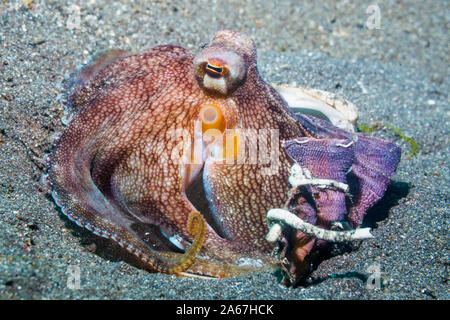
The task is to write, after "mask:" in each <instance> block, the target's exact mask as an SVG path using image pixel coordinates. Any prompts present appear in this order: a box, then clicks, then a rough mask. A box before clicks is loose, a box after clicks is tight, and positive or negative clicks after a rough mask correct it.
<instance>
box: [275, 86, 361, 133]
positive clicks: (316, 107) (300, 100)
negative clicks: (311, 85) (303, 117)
mask: <svg viewBox="0 0 450 320" xmlns="http://www.w3.org/2000/svg"><path fill="white" fill-rule="evenodd" d="M273 87H274V88H275V89H276V90H277V91H278V93H279V94H280V95H281V96H282V97H283V99H284V100H285V101H286V103H287V104H288V105H289V107H290V108H291V109H292V111H294V112H296V113H297V112H298V113H304V114H309V115H312V116H316V117H318V118H321V119H325V120H328V121H330V122H331V123H332V124H333V125H335V126H336V127H338V128H341V129H344V130H347V131H351V132H354V131H355V128H354V124H355V122H356V120H357V119H358V109H357V108H356V106H355V105H353V104H352V103H351V102H349V101H347V100H345V99H342V98H340V97H337V96H336V95H335V94H334V93H331V92H327V91H323V90H316V89H306V88H302V87H294V86H289V85H286V84H282V85H273Z"/></svg>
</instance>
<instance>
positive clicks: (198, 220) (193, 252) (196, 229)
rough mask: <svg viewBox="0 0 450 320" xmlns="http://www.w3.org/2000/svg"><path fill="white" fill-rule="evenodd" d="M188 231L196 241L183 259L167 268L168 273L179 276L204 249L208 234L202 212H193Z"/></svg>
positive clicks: (177, 260)
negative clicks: (203, 245)
mask: <svg viewBox="0 0 450 320" xmlns="http://www.w3.org/2000/svg"><path fill="white" fill-rule="evenodd" d="M188 229H189V232H190V233H191V234H192V235H193V236H195V238H194V241H193V242H192V245H191V246H190V247H189V249H188V250H186V252H185V253H184V254H183V255H182V256H181V257H179V258H178V259H175V260H174V261H173V262H172V265H170V266H166V273H175V274H179V273H180V272H182V271H184V270H186V269H187V268H189V266H191V264H192V263H193V262H194V259H195V257H196V256H197V254H198V252H199V251H200V249H201V248H202V244H203V241H204V240H205V234H206V221H205V219H204V218H203V216H202V215H201V214H200V212H198V211H192V213H191V214H190V216H189V223H188Z"/></svg>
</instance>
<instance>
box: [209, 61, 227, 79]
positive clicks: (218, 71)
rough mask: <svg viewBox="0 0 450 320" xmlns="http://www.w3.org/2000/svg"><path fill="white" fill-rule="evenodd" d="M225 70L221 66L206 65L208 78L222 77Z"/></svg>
mask: <svg viewBox="0 0 450 320" xmlns="http://www.w3.org/2000/svg"><path fill="white" fill-rule="evenodd" d="M225 70H226V68H224V67H221V66H215V65H213V64H211V63H208V64H207V65H206V72H207V73H208V74H209V75H210V76H223V75H224V74H225Z"/></svg>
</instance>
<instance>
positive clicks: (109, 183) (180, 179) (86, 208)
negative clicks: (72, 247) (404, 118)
mask: <svg viewBox="0 0 450 320" xmlns="http://www.w3.org/2000/svg"><path fill="white" fill-rule="evenodd" d="M280 92H281V91H280ZM286 100H287V98H286V99H285V98H283V97H282V96H281V95H280V93H279V92H278V91H277V90H275V89H274V88H273V87H272V86H271V85H269V84H268V83H266V82H265V81H264V80H263V79H262V78H261V77H260V75H259V73H258V69H257V63H256V49H255V45H254V43H253V41H252V40H251V39H249V38H248V37H246V36H245V35H242V34H240V33H237V32H233V31H228V30H222V31H219V32H217V33H216V34H215V35H214V37H213V39H212V40H211V42H210V43H209V45H207V46H206V47H204V48H203V49H202V50H201V51H200V52H199V53H198V54H196V55H193V54H191V53H190V52H189V51H187V50H186V49H184V48H182V47H179V46H174V45H161V46H157V47H154V48H151V49H148V50H146V51H144V52H142V53H139V54H129V53H126V52H124V51H119V50H114V51H108V52H106V53H104V54H102V55H100V56H98V57H96V58H95V59H93V60H92V61H91V63H89V64H88V65H87V66H85V67H84V68H83V69H82V70H81V71H80V72H79V73H78V76H77V77H76V79H75V81H74V82H73V86H72V88H71V91H70V95H69V98H68V102H69V108H70V110H71V119H70V122H69V121H67V122H69V123H68V125H67V127H66V129H65V131H64V132H63V134H62V135H61V136H60V138H59V139H58V141H57V144H56V147H55V150H54V152H53V153H52V155H51V162H50V169H49V172H48V181H49V184H50V185H51V190H52V195H53V198H54V200H55V202H56V204H57V205H58V206H59V207H60V208H61V210H62V212H63V213H64V214H65V215H66V216H67V217H69V219H71V220H72V221H74V222H75V223H76V224H78V225H79V226H81V227H83V228H86V229H87V230H90V231H91V232H93V233H94V234H96V235H98V236H100V237H104V238H108V239H111V240H112V241H114V242H115V243H117V244H118V245H120V246H121V247H123V248H125V249H126V250H127V251H129V252H130V253H132V254H134V255H135V256H137V257H138V258H139V259H140V260H142V262H144V263H145V265H146V266H147V267H148V268H149V269H150V270H153V271H156V272H162V273H168V274H176V275H183V276H204V277H214V278H222V277H229V276H234V275H238V274H242V273H246V272H250V271H258V270H265V269H268V268H274V267H277V266H279V265H280V261H281V260H283V261H284V270H285V271H286V272H287V273H288V274H289V275H290V279H294V280H295V279H298V278H301V277H302V276H304V275H305V274H306V273H307V272H308V270H309V266H310V262H309V260H308V256H309V255H310V253H311V252H313V251H314V250H315V249H316V248H318V247H320V245H321V243H323V242H324V241H323V240H319V239H315V238H314V237H312V236H310V235H308V234H305V233H303V232H301V231H298V230H297V231H296V230H293V229H291V228H289V227H288V226H286V227H284V228H283V230H282V233H281V235H280V237H279V241H278V245H276V246H274V245H273V244H272V243H269V242H268V241H266V234H267V232H268V230H269V227H268V221H267V219H266V213H267V211H268V210H270V209H272V208H287V209H289V210H290V211H291V212H292V213H294V214H295V215H297V216H298V217H300V218H302V219H303V220H305V221H307V222H308V223H311V224H314V225H317V226H320V227H322V228H324V229H330V228H331V227H332V226H333V224H334V223H335V222H346V223H347V225H349V226H350V227H352V228H357V227H358V226H359V225H360V224H361V221H362V218H363V217H364V214H365V212H366V211H367V209H368V208H369V207H371V206H372V205H373V204H374V203H375V202H376V201H378V200H379V199H380V198H381V197H382V196H383V194H384V192H385V190H386V188H387V185H388V184H389V182H390V178H391V176H392V174H393V172H394V171H395V169H396V166H397V164H398V162H399V159H400V149H399V148H398V147H397V146H396V145H394V144H393V143H389V142H386V141H383V140H380V139H376V138H369V137H364V136H362V135H360V134H356V133H354V132H351V131H347V130H342V129H339V128H337V127H335V126H334V125H332V124H330V123H329V122H327V121H324V120H321V119H318V118H316V117H312V116H309V115H300V114H296V113H294V112H293V111H292V109H291V108H289V106H288V104H287V103H286ZM300 104H301V103H300ZM293 164H297V165H299V166H301V167H302V168H305V169H306V170H307V172H308V174H310V175H312V176H314V177H319V178H326V179H334V180H336V181H340V182H342V183H347V184H348V185H349V191H348V192H343V191H342V190H337V189H332V188H319V187H317V186H314V185H302V186H299V187H297V188H294V189H291V185H290V183H289V175H290V169H291V167H292V165H293ZM274 247H275V248H276V249H278V254H273V252H272V251H273V249H274Z"/></svg>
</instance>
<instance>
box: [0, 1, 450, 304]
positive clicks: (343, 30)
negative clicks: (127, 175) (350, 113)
mask: <svg viewBox="0 0 450 320" xmlns="http://www.w3.org/2000/svg"><path fill="white" fill-rule="evenodd" d="M322 2H324V3H323V4H320V5H315V6H314V5H312V4H299V3H298V1H290V2H289V1H284V2H282V3H278V4H273V3H272V1H251V2H250V1H248V3H247V2H246V3H244V2H241V1H229V2H226V1H214V2H212V3H211V1H210V2H209V3H207V2H206V1H198V2H197V4H195V5H189V6H186V5H184V4H183V3H184V1H171V4H168V3H167V2H166V1H159V2H157V3H153V4H146V3H145V2H144V1H134V2H133V3H130V2H128V1H126V2H124V4H111V3H109V2H108V1H100V0H97V1H95V0H91V1H78V2H77V4H78V5H79V7H80V8H81V10H80V20H79V21H80V23H79V25H76V23H77V17H76V14H77V9H76V8H75V7H71V5H72V3H71V2H70V1H45V3H44V1H28V2H27V1H23V2H22V1H6V2H5V1H2V2H1V3H0V44H1V46H0V151H1V152H0V169H1V170H0V229H1V232H0V244H1V245H0V298H1V299H78V298H85V299H86V298H87V299H97V298H100V299H109V298H119V299H123V298H126V299H448V298H449V292H448V286H447V281H448V270H447V268H448V264H449V257H448V243H449V239H448V213H449V212H448V194H449V177H450V174H449V169H448V154H449V143H448V137H449V136H450V135H449V115H450V111H449V104H448V102H449V101H448V89H449V81H448V80H449V74H448V69H449V68H448V66H449V63H448V59H449V58H448V57H449V52H448V47H447V46H448V43H449V39H448V34H449V32H448V25H449V9H448V4H446V2H445V1H430V2H428V3H422V2H421V1H385V2H383V5H382V6H380V10H381V11H380V12H381V16H380V18H381V20H380V21H381V29H375V30H368V29H367V28H366V26H365V22H366V19H367V17H368V14H367V13H366V10H367V7H368V4H367V2H365V1H352V4H349V3H348V2H347V1H338V2H337V3H335V1H322ZM23 3H28V4H23ZM205 8H207V10H205ZM74 23H75V28H72V27H73V24H74ZM222 28H231V29H234V30H237V31H241V32H244V33H246V34H248V35H250V36H251V37H252V38H254V39H255V42H256V44H257V47H258V54H259V68H260V71H261V73H262V75H263V77H264V78H265V79H266V80H267V81H269V82H271V83H289V84H297V85H301V86H305V87H311V88H318V89H323V90H327V91H331V92H335V93H337V94H339V95H341V96H343V97H345V98H346V99H348V100H350V101H352V102H353V103H354V104H355V105H357V106H358V108H359V110H360V120H359V123H368V124H372V123H374V122H384V123H389V124H391V125H393V126H395V127H397V128H400V129H401V130H402V132H403V133H404V135H406V136H409V137H412V138H413V139H415V141H417V143H418V145H419V149H418V153H417V155H416V156H414V157H410V158H408V153H409V151H410V150H411V147H410V145H409V144H408V143H406V142H405V141H404V140H401V139H400V138H399V136H398V135H396V134H395V133H394V132H392V131H391V130H387V129H385V128H383V127H380V128H378V129H376V130H375V131H373V132H371V133H370V135H373V136H377V137H381V138H384V139H387V140H390V141H394V142H396V143H398V144H400V145H401V147H402V148H403V154H402V161H401V162H400V165H399V168H398V170H397V172H396V174H395V175H394V177H393V182H392V184H391V186H390V187H389V189H388V192H387V194H386V196H385V198H384V199H383V200H382V201H381V202H380V203H379V204H378V205H377V206H376V207H375V208H374V209H373V210H371V212H370V214H369V215H368V217H367V219H366V221H365V224H366V225H368V226H371V227H373V228H374V230H373V234H374V236H375V238H374V239H373V240H370V241H365V242H363V243H361V244H360V245H359V246H355V247H356V248H354V249H353V250H352V251H350V252H346V253H343V254H340V255H337V256H334V257H332V258H329V259H326V260H324V261H323V262H322V263H321V264H319V266H318V267H317V269H316V270H315V271H314V272H313V273H312V274H311V278H310V279H309V282H308V285H305V286H300V287H298V288H296V289H292V288H291V289H288V288H285V287H283V286H282V285H280V282H279V278H278V277H277V274H276V273H274V272H263V273H254V274H249V275H246V276H241V277H236V278H231V279H225V280H218V281H216V280H200V279H188V278H177V277H174V276H167V275H162V274H151V273H148V272H146V271H144V270H141V269H139V268H136V267H135V266H134V265H133V264H132V263H127V262H124V261H123V259H122V258H121V257H118V255H117V254H115V253H114V250H113V249H111V248H109V247H108V243H103V242H102V241H99V240H98V239H97V238H95V237H93V236H92V235H90V234H89V233H87V232H85V231H83V230H81V229H80V228H78V227H76V226H75V225H74V224H73V223H71V222H69V221H68V220H67V219H65V218H64V217H63V216H62V215H61V213H60V212H59V210H58V209H57V207H56V205H55V204H54V203H53V202H52V201H51V200H49V198H48V196H46V195H45V194H44V193H42V192H40V191H39V190H40V183H39V179H40V175H41V173H42V168H43V165H42V160H41V158H42V156H43V155H44V154H45V153H46V152H49V151H50V150H51V148H52V144H51V141H52V136H53V134H54V133H55V132H59V131H61V130H62V124H61V121H60V119H61V116H62V111H63V109H64V105H63V104H62V96H63V89H62V85H61V84H62V82H63V80H64V79H65V78H67V76H68V75H69V74H70V73H71V72H73V71H74V70H76V68H77V67H79V66H80V65H81V64H82V63H84V62H86V61H87V60H88V58H89V57H90V56H91V55H93V54H94V53H97V52H100V51H103V50H105V49H108V48H121V49H126V50H131V51H133V52H137V51H139V50H143V49H145V48H148V47H151V46H154V45H157V44H163V43H174V44H180V45H183V46H185V47H187V48H189V49H192V50H193V51H194V52H195V51H197V50H198V49H199V48H200V46H201V45H202V44H204V43H207V42H208V41H209V38H210V37H211V36H212V34H213V33H214V31H216V30H218V29H222ZM73 265H76V266H79V268H80V272H81V287H80V289H78V290H73V289H70V288H68V286H67V283H68V275H69V273H70V272H69V273H68V267H69V266H73ZM374 266H379V268H380V272H381V285H380V287H377V288H375V289H367V288H366V280H367V276H368V275H369V274H370V273H371V270H372V269H371V268H374Z"/></svg>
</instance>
